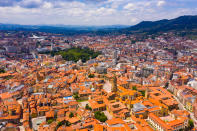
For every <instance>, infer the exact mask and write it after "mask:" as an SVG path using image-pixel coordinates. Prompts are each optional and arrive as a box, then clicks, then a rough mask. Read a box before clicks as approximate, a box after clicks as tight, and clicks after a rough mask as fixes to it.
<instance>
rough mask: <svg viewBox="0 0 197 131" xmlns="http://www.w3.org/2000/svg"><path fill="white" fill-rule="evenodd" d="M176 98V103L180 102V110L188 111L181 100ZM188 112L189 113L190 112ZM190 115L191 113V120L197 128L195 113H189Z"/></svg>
mask: <svg viewBox="0 0 197 131" xmlns="http://www.w3.org/2000/svg"><path fill="white" fill-rule="evenodd" d="M174 98H175V99H176V101H177V102H178V104H179V108H180V109H181V110H187V109H185V107H184V105H183V104H182V103H181V102H180V101H179V99H178V98H177V97H176V96H174ZM188 112H189V111H188ZM189 113H190V117H191V119H192V120H193V121H194V126H195V127H197V120H196V118H195V117H194V113H192V112H189Z"/></svg>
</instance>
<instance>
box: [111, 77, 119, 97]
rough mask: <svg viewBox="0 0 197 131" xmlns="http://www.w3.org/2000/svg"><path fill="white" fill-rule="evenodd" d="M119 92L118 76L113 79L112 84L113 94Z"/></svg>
mask: <svg viewBox="0 0 197 131" xmlns="http://www.w3.org/2000/svg"><path fill="white" fill-rule="evenodd" d="M117 91H118V87H117V78H116V76H114V77H113V82H112V92H114V93H116V92H117Z"/></svg>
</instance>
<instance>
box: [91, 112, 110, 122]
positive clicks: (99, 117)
mask: <svg viewBox="0 0 197 131" xmlns="http://www.w3.org/2000/svg"><path fill="white" fill-rule="evenodd" d="M94 117H95V118H96V119H97V120H99V121H100V122H105V121H106V120H107V116H105V114H104V113H103V112H101V111H96V112H95V113H94Z"/></svg>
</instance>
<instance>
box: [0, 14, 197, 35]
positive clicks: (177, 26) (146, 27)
mask: <svg viewBox="0 0 197 131" xmlns="http://www.w3.org/2000/svg"><path fill="white" fill-rule="evenodd" d="M0 30H12V31H13V30H14V31H21V30H22V31H41V32H49V33H60V34H65V35H73V34H84V33H93V34H101V35H102V34H121V33H125V34H133V33H137V34H156V33H163V32H176V33H177V32H178V34H179V35H183V36H184V35H196V36H197V15H195V16H180V17H178V18H175V19H170V20H167V19H163V20H159V21H142V22H140V23H139V24H137V25H134V26H127V25H111V26H72V25H17V24H0Z"/></svg>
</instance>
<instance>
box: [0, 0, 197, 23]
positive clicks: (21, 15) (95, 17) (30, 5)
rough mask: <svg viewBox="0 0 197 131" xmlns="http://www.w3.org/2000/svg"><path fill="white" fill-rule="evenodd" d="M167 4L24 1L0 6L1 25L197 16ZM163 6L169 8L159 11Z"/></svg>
mask: <svg viewBox="0 0 197 131" xmlns="http://www.w3.org/2000/svg"><path fill="white" fill-rule="evenodd" d="M0 1H1V0H0ZM89 1H90V0H89ZM165 4H166V1H165V0H132V1H131V0H102V2H99V3H84V2H82V1H81V2H80V1H74V0H70V1H69V0H22V2H19V3H18V4H15V5H14V6H0V18H1V19H0V23H10V22H12V23H16V24H65V25H70V24H72V25H76V24H77V25H113V24H126V25H133V24H136V23H138V22H140V21H142V20H159V19H164V18H175V17H177V16H180V15H184V14H197V10H195V9H194V8H188V7H176V6H177V5H171V7H166V6H164V5H165ZM168 4H170V3H169V2H168ZM183 5H184V4H183ZM162 6H164V7H165V8H158V7H162ZM174 6H175V7H174Z"/></svg>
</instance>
